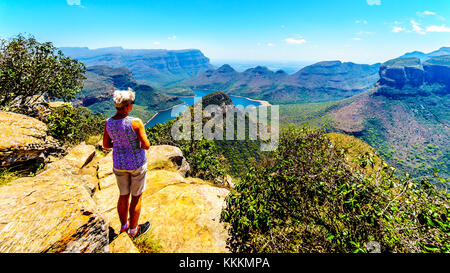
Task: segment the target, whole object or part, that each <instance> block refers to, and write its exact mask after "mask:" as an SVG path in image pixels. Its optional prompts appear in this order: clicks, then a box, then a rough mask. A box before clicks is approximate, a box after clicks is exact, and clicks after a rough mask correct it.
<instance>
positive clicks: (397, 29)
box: [392, 27, 405, 33]
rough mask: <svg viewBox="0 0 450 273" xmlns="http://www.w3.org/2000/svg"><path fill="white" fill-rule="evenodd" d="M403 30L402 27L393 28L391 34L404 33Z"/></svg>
mask: <svg viewBox="0 0 450 273" xmlns="http://www.w3.org/2000/svg"><path fill="white" fill-rule="evenodd" d="M404 30H405V29H404V28H402V27H394V28H393V29H392V32H395V33H397V32H400V31H404Z"/></svg>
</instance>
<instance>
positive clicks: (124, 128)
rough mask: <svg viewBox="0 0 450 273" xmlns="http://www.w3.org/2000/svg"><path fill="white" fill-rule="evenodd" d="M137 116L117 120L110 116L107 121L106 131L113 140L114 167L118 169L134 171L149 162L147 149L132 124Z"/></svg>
mask: <svg viewBox="0 0 450 273" xmlns="http://www.w3.org/2000/svg"><path fill="white" fill-rule="evenodd" d="M135 119H137V118H133V117H125V118H123V119H118V120H115V119H113V118H109V119H108V120H107V121H106V131H107V132H108V135H109V137H110V138H111V139H112V141H113V161H114V164H113V165H114V168H116V169H118V170H127V171H132V170H136V169H139V168H140V167H142V165H144V164H146V163H147V155H146V153H145V150H144V149H142V148H141V143H140V141H139V139H138V137H137V135H136V133H135V132H134V130H133V127H132V126H131V123H132V122H133V120H135Z"/></svg>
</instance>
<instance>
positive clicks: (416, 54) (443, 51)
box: [399, 47, 450, 62]
mask: <svg viewBox="0 0 450 273" xmlns="http://www.w3.org/2000/svg"><path fill="white" fill-rule="evenodd" d="M445 55H450V47H441V48H440V49H438V50H435V51H433V52H430V53H423V52H421V51H413V52H409V53H406V54H404V55H402V56H400V57H399V58H419V59H420V61H422V62H424V61H426V60H428V59H430V58H433V57H439V56H445Z"/></svg>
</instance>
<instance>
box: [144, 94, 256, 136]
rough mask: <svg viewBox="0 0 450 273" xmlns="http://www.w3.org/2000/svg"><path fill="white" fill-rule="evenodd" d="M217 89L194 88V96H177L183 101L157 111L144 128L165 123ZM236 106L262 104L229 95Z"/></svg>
mask: <svg viewBox="0 0 450 273" xmlns="http://www.w3.org/2000/svg"><path fill="white" fill-rule="evenodd" d="M214 92H217V91H211V90H194V93H195V96H193V97H179V98H180V99H181V100H182V101H183V102H184V103H183V104H180V105H177V106H175V107H173V108H171V109H168V110H164V111H159V112H158V113H157V114H156V115H155V116H154V117H153V118H152V119H151V120H150V121H149V122H148V123H147V124H146V125H145V128H151V127H153V126H155V125H156V124H158V123H165V122H167V121H169V120H171V119H173V118H175V117H177V116H179V115H180V114H181V113H182V112H183V111H184V110H185V109H186V108H187V107H188V106H192V105H194V103H196V102H197V101H198V100H199V99H200V98H201V97H204V96H206V95H208V94H211V93H214ZM230 98H231V100H232V101H233V103H234V105H235V106H236V107H239V108H240V107H247V106H250V105H252V106H260V105H262V103H261V102H259V101H254V100H251V99H248V98H244V97H237V96H230Z"/></svg>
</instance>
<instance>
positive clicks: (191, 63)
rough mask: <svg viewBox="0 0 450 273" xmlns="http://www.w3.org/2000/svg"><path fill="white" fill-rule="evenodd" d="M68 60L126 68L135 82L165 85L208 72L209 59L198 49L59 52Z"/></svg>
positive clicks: (66, 49)
mask: <svg viewBox="0 0 450 273" xmlns="http://www.w3.org/2000/svg"><path fill="white" fill-rule="evenodd" d="M61 50H62V51H63V52H64V53H65V54H66V55H68V56H70V57H72V58H76V59H78V60H80V61H82V62H84V63H85V64H86V65H89V66H92V65H106V66H110V67H126V68H128V69H130V70H131V71H132V72H133V75H134V76H135V77H136V79H138V80H143V81H146V82H150V83H156V84H161V83H168V82H172V81H180V80H185V79H187V78H189V77H192V76H194V75H196V74H197V73H199V72H203V71H206V70H208V69H210V68H212V65H211V64H210V63H209V59H208V58H206V57H205V56H204V55H203V53H202V52H201V51H200V50H198V49H185V50H164V49H123V48H121V47H113V48H100V49H89V48H61Z"/></svg>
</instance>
